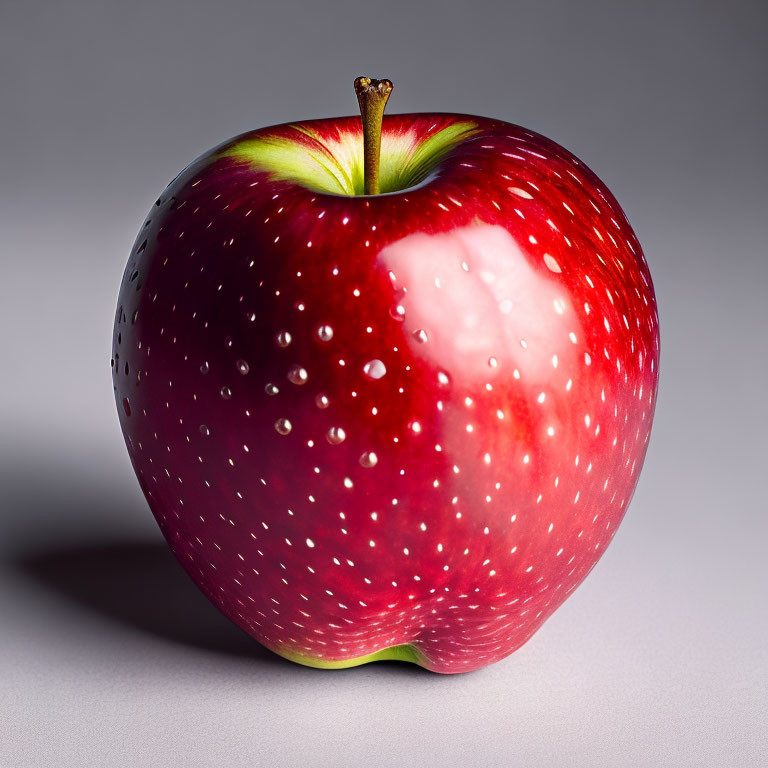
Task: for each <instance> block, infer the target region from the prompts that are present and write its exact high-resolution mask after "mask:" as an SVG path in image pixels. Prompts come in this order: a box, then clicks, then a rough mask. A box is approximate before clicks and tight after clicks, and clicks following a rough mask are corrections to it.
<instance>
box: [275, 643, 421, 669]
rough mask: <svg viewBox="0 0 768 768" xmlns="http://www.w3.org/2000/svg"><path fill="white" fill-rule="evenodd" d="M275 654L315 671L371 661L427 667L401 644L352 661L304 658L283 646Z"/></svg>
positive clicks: (417, 654)
mask: <svg viewBox="0 0 768 768" xmlns="http://www.w3.org/2000/svg"><path fill="white" fill-rule="evenodd" d="M272 650H274V652H275V653H277V654H278V655H280V656H282V657H283V658H284V659H288V661H294V662H296V663H297V664H302V665H303V666H305V667H315V668H316V669H348V668H350V667H359V666H361V665H363V664H368V663H369V662H371V661H408V662H411V663H413V664H418V665H419V666H422V667H424V666H427V665H426V660H425V659H424V656H423V655H422V654H421V653H420V652H419V650H418V649H417V648H416V646H415V645H412V644H411V643H403V644H402V645H393V646H390V647H389V648H382V649H381V650H379V651H375V652H374V653H369V654H367V655H365V656H358V657H357V658H354V659H337V660H332V659H321V658H318V657H317V656H305V655H303V654H300V653H296V652H295V651H292V650H290V649H289V648H287V647H285V646H283V647H281V648H273V649H272Z"/></svg>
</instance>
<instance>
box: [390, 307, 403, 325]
mask: <svg viewBox="0 0 768 768" xmlns="http://www.w3.org/2000/svg"><path fill="white" fill-rule="evenodd" d="M389 314H390V315H392V317H394V318H395V320H399V321H401V322H402V321H403V320H405V307H404V306H403V305H402V304H398V305H397V306H395V307H392V309H390V310H389Z"/></svg>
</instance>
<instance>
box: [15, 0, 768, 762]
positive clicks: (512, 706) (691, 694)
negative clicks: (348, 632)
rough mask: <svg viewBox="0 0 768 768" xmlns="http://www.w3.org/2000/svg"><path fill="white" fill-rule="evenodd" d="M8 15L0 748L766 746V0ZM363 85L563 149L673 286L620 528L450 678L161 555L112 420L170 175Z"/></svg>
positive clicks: (205, 753)
mask: <svg viewBox="0 0 768 768" xmlns="http://www.w3.org/2000/svg"><path fill="white" fill-rule="evenodd" d="M1 8H2V10H0V14H1V15H0V69H2V71H3V72H4V74H5V77H4V78H3V81H2V82H0V88H1V89H2V93H1V94H0V95H1V97H2V98H1V100H0V103H2V113H3V116H2V121H1V122H0V133H1V134H2V135H1V137H0V138H1V139H2V140H1V141H0V162H1V163H2V165H1V166H0V227H1V228H0V232H2V241H1V244H0V249H2V251H1V252H2V259H3V263H2V280H0V313H1V317H0V333H2V352H1V357H0V360H1V361H2V364H1V365H0V376H1V377H2V379H1V381H0V384H1V385H2V392H1V397H0V418H2V429H1V431H0V440H1V441H2V444H1V445H0V451H2V455H1V457H0V458H1V459H2V465H1V473H2V475H1V477H0V481H1V482H2V498H1V499H0V504H2V511H1V513H0V553H1V554H2V561H1V564H0V568H1V571H0V617H2V618H1V619H0V765H2V766H13V767H14V768H17V767H19V768H21V767H22V766H78V767H79V768H82V767H84V766H86V767H90V766H94V767H95V766H99V767H104V766H125V765H130V766H158V765H162V766H201V767H202V766H206V767H208V766H248V768H254V766H270V767H272V766H275V767H277V766H283V765H286V766H289V765H290V766H293V765H313V766H314V765H318V766H326V765H327V766H345V765H356V766H357V765H364V766H390V765H392V766H394V765H426V766H433V765H434V766H444V767H446V768H447V767H448V766H468V765H483V766H510V765H526V766H529V765H536V766H549V765H552V766H603V765H604V766H616V765H633V766H660V765H664V766H666V765H675V766H697V767H698V768H701V766H739V767H740V768H743V767H746V766H757V765H759V764H762V765H765V751H766V747H767V746H768V733H767V731H766V725H765V721H766V717H767V716H768V707H767V706H766V705H767V702H768V695H767V687H768V680H767V675H766V668H767V664H766V640H765V638H766V632H767V631H768V620H767V617H766V610H765V604H766V583H768V579H767V578H766V576H768V574H767V573H766V560H767V558H766V555H765V542H766V534H767V533H768V530H767V528H768V525H767V522H766V521H767V519H768V516H767V515H766V498H765V490H764V489H765V472H766V470H765V466H766V460H767V459H768V455H767V453H766V441H765V430H766V426H768V412H767V407H766V402H767V400H766V397H765V392H766V381H768V367H767V366H766V344H765V329H766V328H767V327H768V301H766V297H765V291H766V287H767V286H768V260H766V246H765V234H764V231H765V216H766V210H767V207H766V203H767V202H768V200H767V199H766V197H767V196H766V189H768V185H766V178H768V163H767V162H766V151H765V136H766V135H767V134H768V130H767V129H768V126H767V125H766V99H765V82H766V80H767V79H768V78H767V77H766V76H767V75H768V71H767V70H768V67H767V66H766V54H765V44H764V41H765V33H766V21H767V18H766V17H767V16H768V14H767V13H766V6H765V4H764V2H753V3H749V2H734V3H713V2H690V3H647V2H636V3H626V2H623V3H616V2H604V3H601V2H593V1H592V0H587V1H586V2H580V3H572V2H569V1H568V0H562V1H561V2H539V3H531V2H525V3H522V2H519V3H514V2H509V3H508V2H502V0H499V1H498V2H497V3H496V4H492V3H484V2H471V3H470V2H466V3H459V2H453V3H438V2H434V3H421V4H419V3H415V2H407V3H406V2H390V3H388V4H386V6H385V4H383V3H381V4H377V5H375V6H374V5H369V6H368V5H365V4H364V3H361V4H359V5H356V4H354V3H351V2H329V3H312V4H310V3H309V2H307V3H304V4H296V3H291V2H281V3H274V4H270V5H266V4H258V3H247V2H240V3H235V2H220V3H216V4H214V3H202V2H200V0H188V1H186V2H181V0H173V1H172V2H168V3H148V2H146V3H145V2H137V3H122V4H120V3H116V2H93V3H87V2H82V1H80V0H78V1H74V2H68V3H56V2H53V0H49V2H23V3H22V2H10V3H9V2H8V0H6V2H5V3H3V4H2V6H1ZM385 9H386V10H385ZM385 14H386V16H387V17H388V18H387V19H386V20H381V21H378V22H376V21H374V20H375V19H376V18H377V17H378V18H379V19H381V17H383V16H384V15H385ZM375 24H380V25H381V29H382V32H381V33H378V34H375V35H374V39H365V37H364V35H363V34H361V33H360V32H354V31H353V27H354V25H358V26H359V28H360V29H361V30H370V29H371V28H372V27H373V26H375ZM320 73H322V75H321V74H320ZM360 73H365V74H373V75H380V76H388V77H391V78H392V79H393V80H394V81H395V82H396V87H397V90H396V91H395V94H394V96H393V100H392V103H391V107H392V109H393V111H409V110H432V109H443V110H449V111H464V112H470V113H478V114H490V115H495V116H498V117H501V118H505V119H508V120H511V121H514V122H518V123H521V124H523V125H526V126H528V127H530V128H533V129H535V130H538V131H540V132H542V133H544V134H546V135H548V136H551V137H552V138H554V139H556V140H558V141H560V142H561V143H562V144H564V145H565V146H567V147H568V148H570V149H571V150H573V151H574V152H576V154H577V155H579V156H580V157H582V158H583V159H584V160H585V161H586V162H587V163H588V164H589V165H591V166H592V168H593V169H594V170H595V171H596V172H597V173H598V174H599V175H601V176H602V178H603V179H604V180H605V181H606V182H607V183H608V185H609V186H610V187H611V188H612V189H613V191H614V192H615V193H616V195H617V197H618V198H619V200H620V201H621V202H622V204H623V206H624V207H625V210H626V211H627V213H628V215H629V218H630V220H631V221H632V223H633V225H634V227H635V229H636V231H637V234H638V236H639V238H640V240H641V242H642V243H643V245H644V248H645V250H646V253H647V256H648V260H649V262H650V265H651V269H652V271H653V275H654V278H655V281H656V287H657V292H658V296H659V302H660V309H661V324H662V342H663V344H662V346H663V351H662V386H661V391H660V398H659V403H658V412H657V422H656V426H655V431H654V434H653V437H652V441H651V446H650V452H649V455H648V460H647V463H646V468H645V471H644V474H643V476H642V478H641V482H640V487H639V490H638V492H637V494H636V497H635V500H634V502H633V504H632V507H631V508H630V512H629V515H628V517H627V519H626V520H625V522H624V525H623V527H622V529H621V531H620V532H619V534H618V535H617V537H616V539H615V541H614V543H613V545H612V546H611V547H610V548H609V550H608V552H607V554H606V555H605V557H604V558H603V560H602V561H601V562H600V564H599V565H598V567H597V568H596V569H595V571H594V572H593V573H592V575H591V576H590V577H589V579H588V580H587V582H586V583H585V584H584V585H583V586H582V587H581V589H579V590H578V591H577V593H576V594H575V595H574V596H573V597H572V598H571V599H570V600H569V601H568V602H567V603H566V604H565V606H563V608H562V609H561V610H560V611H559V612H558V613H557V614H556V615H555V616H554V617H553V618H552V619H551V620H550V621H549V622H548V623H547V624H546V625H545V627H544V628H543V629H542V630H541V631H540V632H539V633H538V635H536V636H535V637H534V639H533V640H532V641H531V642H530V643H529V644H528V645H527V646H526V647H524V648H523V649H522V650H520V651H519V652H518V653H517V654H515V655H514V656H513V657H511V658H509V659H508V660H506V661H505V662H502V663H500V664H497V665H496V666H494V667H491V668H488V669H486V670H484V671H481V672H478V673H474V674H470V675H465V676H457V677H438V676H435V675H430V674H428V673H426V672H421V671H420V670H418V669H416V668H410V667H404V666H398V665H391V664H390V665H375V666H370V667H364V668H360V669H357V670H349V671H344V672H337V673H324V672H319V671H315V670H307V669H303V668H300V667H296V666H293V665H290V664H288V663H287V662H283V661H281V660H279V659H276V658H272V657H270V656H268V655H267V654H266V653H263V652H260V651H259V650H258V648H257V647H256V646H255V645H254V644H252V643H251V642H249V640H248V639H247V638H246V637H245V636H244V635H243V634H242V633H240V631H239V630H237V629H236V628H235V627H234V626H232V625H229V624H228V623H227V622H226V620H224V619H223V618H221V617H220V616H219V614H217V613H216V611H215V609H213V608H212V607H210V606H209V604H208V603H207V602H206V601H205V599H204V598H202V597H201V596H200V595H199V594H198V593H197V592H196V590H195V589H194V587H192V586H191V584H190V583H188V582H187V581H186V580H185V577H184V576H183V574H182V573H181V571H180V568H179V567H178V566H177V565H176V563H175V561H174V560H173V558H172V556H171V555H170V554H169V552H168V551H166V549H165V548H164V545H163V544H162V542H161V540H160V536H159V533H158V531H157V529H156V526H155V525H154V522H153V521H152V519H151V516H150V514H149V512H148V510H147V508H146V506H145V504H144V502H143V500H142V498H141V496H140V493H139V489H138V485H137V483H136V481H135V479H134V478H133V476H132V472H131V469H130V466H129V463H128V460H127V456H126V454H125V451H124V448H123V446H122V439H121V437H120V434H119V429H118V426H117V420H116V418H115V414H114V403H113V401H112V394H111V384H110V379H109V363H108V361H109V339H110V332H111V323H112V315H113V311H114V302H115V298H116V292H117V288H118V284H119V281H120V277H121V274H122V269H123V266H124V262H125V259H126V256H127V253H128V249H129V247H130V244H131V242H132V240H133V237H134V235H135V232H136V230H137V228H138V227H139V225H140V223H141V220H142V216H143V215H144V213H145V211H146V210H147V209H148V208H149V206H150V205H151V203H152V201H153V200H154V199H155V196H156V194H157V192H158V191H159V190H160V189H161V188H162V187H163V186H164V185H165V183H166V182H167V181H168V180H169V179H170V178H171V177H172V176H173V175H174V173H175V172H176V171H177V170H178V169H179V168H180V167H181V166H183V165H184V164H185V163H187V162H188V161H190V160H191V159H193V158H194V157H195V156H196V155H197V154H199V153H200V152H202V151H203V150H205V149H206V148H208V147H209V146H212V145H214V144H216V143H218V142H219V141H221V140H223V139H224V138H226V137H228V136H231V135H233V134H236V133H238V132H240V131H242V130H245V129H247V128H251V127H257V126H259V125H264V124H270V123H277V122H281V121H285V120H289V119H294V118H308V117H321V116H326V115H334V114H344V113H350V112H352V111H353V110H354V96H353V94H352V88H351V81H352V78H353V76H354V75H357V74H360ZM9 75H10V76H9Z"/></svg>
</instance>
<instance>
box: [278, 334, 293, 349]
mask: <svg viewBox="0 0 768 768" xmlns="http://www.w3.org/2000/svg"><path fill="white" fill-rule="evenodd" d="M275 341H276V342H277V346H278V347H283V348H285V347H287V346H288V345H289V344H290V343H291V334H290V333H288V331H280V332H279V333H278V334H277V336H275Z"/></svg>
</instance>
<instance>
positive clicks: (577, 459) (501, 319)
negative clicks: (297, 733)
mask: <svg viewBox="0 0 768 768" xmlns="http://www.w3.org/2000/svg"><path fill="white" fill-rule="evenodd" d="M381 167H382V173H381V184H382V192H383V193H384V194H381V195H377V196H364V195H361V194H359V193H360V191H361V188H362V138H361V127H360V120H359V118H340V119H334V120H320V121H311V122H306V123H299V124H295V125H286V126H278V127H275V128H268V129H264V130H260V131H255V132H252V133H248V134H244V135H242V136H240V137H237V138H236V139H233V140H232V141H230V142H227V143H226V144H224V145H222V146H221V147H219V148H217V149H216V150H213V151H212V152H210V153H208V154H206V155H204V156H203V157H201V158H199V159H198V160H197V161H195V162H194V163H192V164H191V165H190V166H188V167H187V168H186V169H185V170H184V171H183V172H182V173H181V174H180V175H179V176H178V177H177V178H176V179H174V180H173V182H172V183H171V184H170V185H169V186H168V188H167V189H166V190H165V191H164V192H163V194H162V195H161V197H160V199H159V200H158V201H157V203H156V204H155V206H154V207H153V208H152V210H151V212H150V213H149V216H148V218H147V221H146V224H145V225H144V227H143V228H142V230H141V232H140V234H139V236H138V238H137V241H136V245H135V247H134V248H133V251H132V253H131V256H130V259H129V262H128V266H127V268H126V272H125V276H124V279H123V283H122V286H121V291H120V297H119V306H118V310H117V317H116V322H115V327H114V347H113V376H114V386H115V394H116V399H117V403H118V410H119V415H120V422H121V425H122V429H123V432H124V435H125V439H126V442H127V445H128V450H129V452H130V457H131V460H132V462H133V466H134V468H135V470H136V473H137V475H138V478H139V482H140V483H141V487H142V489H143V490H144V493H145V495H146V498H147V500H148V502H149V505H150V507H151V509H152V512H153V513H154V515H155V517H156V518H157V521H158V523H159V525H160V527H161V529H162V532H163V534H164V535H165V537H166V539H167V540H168V542H169V544H170V546H171V548H172V549H173V551H174V553H175V554H176V556H177V558H178V559H179V561H180V562H181V563H182V565H183V566H184V568H185V569H186V570H187V571H188V573H189V575H190V576H191V577H192V579H193V580H194V581H195V582H196V584H197V585H198V586H199V587H200V589H202V590H203V591H204V592H205V594H206V595H207V596H208V597H209V598H210V599H211V600H212V601H213V602H214V603H215V604H216V605H217V606H218V607H219V608H220V609H221V610H222V611H223V612H224V613H225V614H226V615H227V616H228V617H229V618H230V619H232V621H234V622H235V623H237V624H238V625H239V626H240V627H242V628H243V629H244V630H246V631H247V632H249V633H250V634H251V635H252V636H253V637H255V638H256V639H257V640H258V641H259V642H261V643H262V644H263V645H265V646H267V647H268V648H271V649H272V650H274V651H276V652H277V653H280V654H281V655H283V656H285V657H287V658H291V659H294V660H296V661H299V662H301V663H305V664H311V665H315V666H325V667H335V666H352V665H354V664H357V663H362V662H365V661H371V660H375V659H381V658H402V659H408V660H411V661H415V662H416V663H419V664H421V665H422V666H424V667H426V668H428V669H431V670H434V671H437V672H444V673H453V672H463V671H468V670H473V669H477V668H479V667H483V666H485V665H488V664H490V663H492V662H495V661H497V660H499V659H502V658H504V657H505V656H507V655H509V654H510V653H512V652H513V651H514V650H515V649H517V648H518V647H519V646H520V645H522V644H523V643H524V642H525V641H526V640H527V639H528V638H530V637H531V635H532V634H533V633H534V632H535V631H536V630H537V629H538V628H539V627H540V626H541V625H542V623H543V622H544V621H545V620H546V618H547V617H548V616H549V615H550V614H551V613H552V612H553V611H554V610H555V609H556V608H557V607H558V606H559V605H560V604H561V603H562V602H563V601H564V600H565V598H566V597H567V596H568V595H569V594H570V593H571V592H572V590H573V589H574V588H575V587H577V586H578V585H579V583H580V582H581V581H582V580H583V579H584V577H585V576H586V575H587V573H588V572H589V571H590V570H591V569H592V567H593V566H594V565H595V563H596V562H597V561H598V559H599V558H600V556H601V555H602V553H603V552H604V550H605V548H606V546H607V545H608V544H609V542H610V541H611V538H612V537H613V535H614V534H615V532H616V529H617V527H618V525H619V523H620V522H621V519H622V517H623V515H624V513H625V511H626V509H627V505H628V503H629V501H630V498H631V496H632V493H633V491H634V488H635V485H636V483H637V479H638V475H639V473H640V469H641V467H642V464H643V459H644V456H645V452H646V447H647V444H648V438H649V432H650V428H651V422H652V418H653V411H654V404H655V394H656V388H657V375H658V351H659V337H658V325H657V313H656V305H655V299H654V292H653V287H652V283H651V279H650V275H649V272H648V269H647V266H646V263H645V260H644V258H643V254H642V251H641V248H640V245H639V243H638V241H637V239H636V237H635V235H634V233H633V232H632V229H631V228H630V225H629V223H628V222H627V219H626V218H625V216H624V214H623V212H622V210H621V208H620V207H619V205H618V204H617V202H616V200H615V199H614V198H613V196H612V195H611V194H610V192H609V191H608V190H607V189H606V187H605V186H604V185H603V184H602V183H601V182H600V180H599V179H598V178H597V177H596V176H595V175H594V174H593V173H592V172H591V171H590V170H589V169H587V168H586V167H585V166H584V165H583V164H582V163H581V162H580V161H578V160H577V159H576V158H575V157H574V156H573V155H571V154H570V153H569V152H567V151H566V150H564V149H563V148H562V147H560V146H558V145H557V144H555V143H553V142H551V141H549V140H548V139H546V138H544V137H542V136H540V135H537V134H534V133H531V132H530V131H527V130H524V129H522V128H520V127H518V126H514V125H510V124H508V123H503V122H499V121H495V120H488V119H484V118H476V117H468V116H465V115H444V114H433V115H430V114H421V115H395V116H392V117H386V118H385V120H384V129H383V137H382V166H381Z"/></svg>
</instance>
